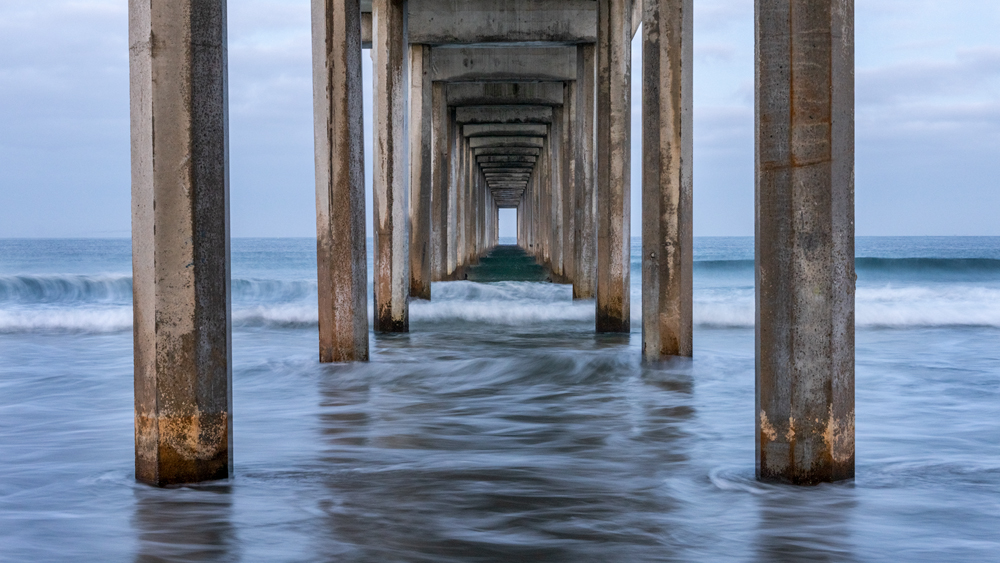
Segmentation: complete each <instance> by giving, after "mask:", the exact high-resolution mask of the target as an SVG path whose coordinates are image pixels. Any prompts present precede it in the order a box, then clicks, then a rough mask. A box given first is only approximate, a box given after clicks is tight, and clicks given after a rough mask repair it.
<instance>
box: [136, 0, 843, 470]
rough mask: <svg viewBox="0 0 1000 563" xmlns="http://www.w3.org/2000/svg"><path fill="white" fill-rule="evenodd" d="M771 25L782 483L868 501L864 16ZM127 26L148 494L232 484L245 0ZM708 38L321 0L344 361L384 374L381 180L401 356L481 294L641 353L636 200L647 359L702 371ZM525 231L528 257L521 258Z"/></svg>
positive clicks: (764, 122)
mask: <svg viewBox="0 0 1000 563" xmlns="http://www.w3.org/2000/svg"><path fill="white" fill-rule="evenodd" d="M754 13H755V17H756V20H757V21H756V26H755V29H756V33H757V37H756V40H757V57H756V64H757V73H756V76H757V83H756V92H757V98H756V99H757V108H756V110H757V111H756V116H757V128H756V134H757V151H756V157H757V166H756V213H757V215H756V217H757V237H756V244H757V248H756V268H757V297H758V299H757V303H758V319H759V320H758V323H757V330H758V338H757V348H758V349H757V357H758V363H757V365H758V369H757V382H758V389H757V403H756V409H755V410H756V411H757V446H758V447H757V454H758V474H759V476H760V477H761V478H763V479H774V480H786V481H791V482H796V483H815V482H820V481H829V480H835V479H841V478H847V477H850V476H853V472H854V440H853V436H854V340H853V334H854V267H853V256H854V227H853V225H854V199H853V198H854V184H853V178H854V140H853V139H854V113H853V112H854V106H853V104H854V101H853V100H854V59H853V52H854V51H853V29H854V28H853V22H854V14H853V2H852V1H849V0H816V1H814V2H801V1H797V2H788V1H786V0H756V9H755V12H754ZM129 15H130V17H129V26H130V28H129V31H130V64H131V92H132V106H131V108H132V190H133V191H132V193H133V244H134V252H133V256H134V269H135V275H134V280H135V281H134V283H135V319H136V320H135V325H134V326H135V359H136V360H135V380H136V460H137V468H138V473H137V474H138V476H139V478H140V479H142V480H145V481H148V482H152V483H157V484H161V485H163V484H170V483H178V482H193V481H200V480H208V479H216V478H220V477H226V476H228V475H230V474H231V464H232V451H231V444H232V422H231V419H230V417H229V415H230V413H231V402H232V400H231V396H232V394H231V372H232V366H231V363H232V362H231V318H230V302H229V299H230V288H229V283H230V282H229V246H228V244H229V226H228V225H229V223H228V221H229V217H228V212H229V200H228V198H229V176H228V175H229V160H228V147H229V139H228V130H227V127H228V114H227V112H228V107H227V105H226V104H227V99H228V98H227V96H228V91H227V88H228V82H227V47H226V32H225V30H226V0H199V1H194V0H169V1H168V0H135V1H132V2H129ZM640 27H641V29H642V30H643V31H642V37H641V45H642V49H643V56H642V61H643V62H642V68H641V69H633V68H632V67H631V63H632V45H633V37H634V36H635V34H636V33H637V31H638V30H639V29H640ZM693 29H694V27H693V0H504V1H503V2H497V1H495V0H463V1H462V2H456V1H454V0H408V1H407V0H371V1H361V0H313V1H312V37H313V78H314V81H313V86H314V87H313V102H314V115H315V121H314V132H315V151H316V152H315V165H316V203H317V213H316V218H317V256H318V260H317V264H318V272H317V274H318V276H317V280H318V293H319V300H318V301H319V359H320V361H321V362H350V361H366V360H368V358H369V348H368V343H369V320H368V311H369V304H368V289H367V288H368V270H367V248H366V228H365V224H364V221H365V201H366V198H365V177H366V174H371V176H370V177H371V178H372V184H373V194H372V201H373V204H374V209H373V218H374V221H373V224H372V225H371V229H370V234H371V235H372V241H373V245H374V248H373V255H374V269H373V271H372V275H373V276H374V279H373V280H372V281H373V283H372V286H373V288H374V290H373V292H372V300H373V303H372V304H373V311H374V313H373V317H374V326H373V327H372V328H373V329H374V331H375V332H376V333H394V332H408V331H409V330H410V324H409V303H410V300H411V299H431V297H432V296H431V283H432V282H434V281H446V280H455V279H469V280H472V281H496V280H500V279H521V280H530V281H554V282H559V283H568V284H572V286H573V297H574V298H576V299H593V300H594V302H595V309H594V316H595V324H594V327H595V331H597V332H610V333H626V334H628V333H630V332H631V330H632V326H631V318H632V312H631V302H630V301H631V287H630V286H631V279H630V272H631V244H632V232H631V224H632V218H631V205H632V186H633V183H635V184H636V185H638V186H640V187H641V190H642V201H643V208H642V218H641V219H642V232H641V235H642V253H641V263H642V302H641V309H642V315H641V318H642V332H641V338H642V354H643V358H644V359H645V360H647V361H650V362H655V361H658V360H660V359H663V358H666V357H670V356H692V355H693V337H692V331H693V297H692V295H693V293H692V292H693V242H692V241H693V211H692V209H693V203H692V201H693V179H692V171H693V119H692V99H693V65H694V55H693V46H692V45H693V41H692V39H693V37H692V36H693ZM154 38H155V44H154ZM154 47H155V48H154ZM363 48H368V49H370V51H369V53H368V54H369V55H370V56H371V58H372V61H373V68H374V76H373V81H374V87H373V92H374V120H373V123H374V129H375V130H374V151H373V155H372V160H373V169H372V170H371V171H368V172H366V171H365V154H364V138H365V135H364V119H363V117H364V116H363V112H364V108H363V104H362V101H361V100H362V85H361V80H362V74H361V61H362V56H364V55H363V51H362V49H363ZM632 76H638V77H640V80H641V81H642V105H641V107H642V110H641V111H642V116H641V119H640V120H639V122H641V123H642V129H641V131H640V134H641V136H642V163H641V164H642V167H641V169H642V176H641V178H637V179H635V180H636V182H633V178H632V177H631V170H632V166H631V146H632V113H631V112H632V107H633V101H632V94H631V93H632V85H631V80H632ZM154 121H155V123H156V127H155V128H154V127H153V123H154ZM502 208H508V209H509V208H516V209H517V217H518V224H517V247H501V246H498V240H499V236H498V235H499V220H498V213H499V209H502Z"/></svg>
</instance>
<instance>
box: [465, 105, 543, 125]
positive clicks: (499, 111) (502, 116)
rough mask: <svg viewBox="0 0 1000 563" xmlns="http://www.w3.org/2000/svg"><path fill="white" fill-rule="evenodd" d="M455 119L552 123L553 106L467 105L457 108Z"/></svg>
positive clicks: (474, 121) (470, 121) (466, 121)
mask: <svg viewBox="0 0 1000 563" xmlns="http://www.w3.org/2000/svg"><path fill="white" fill-rule="evenodd" d="M455 121H456V122H458V123H459V124H463V125H464V124H468V123H552V107H551V106H465V107H458V108H455Z"/></svg>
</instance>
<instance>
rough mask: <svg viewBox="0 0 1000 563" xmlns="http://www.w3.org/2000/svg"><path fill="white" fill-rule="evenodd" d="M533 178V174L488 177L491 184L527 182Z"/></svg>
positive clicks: (508, 174)
mask: <svg viewBox="0 0 1000 563" xmlns="http://www.w3.org/2000/svg"><path fill="white" fill-rule="evenodd" d="M530 178H531V174H512V173H504V174H494V175H491V176H487V177H486V179H487V180H488V181H490V182H527V181H528V180H529V179H530Z"/></svg>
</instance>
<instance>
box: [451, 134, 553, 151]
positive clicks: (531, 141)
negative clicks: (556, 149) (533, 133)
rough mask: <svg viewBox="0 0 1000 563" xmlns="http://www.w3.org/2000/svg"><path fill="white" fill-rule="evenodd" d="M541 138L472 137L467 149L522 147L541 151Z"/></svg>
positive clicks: (542, 140)
mask: <svg viewBox="0 0 1000 563" xmlns="http://www.w3.org/2000/svg"><path fill="white" fill-rule="evenodd" d="M543 142H544V139H543V138H542V137H473V138H471V139H469V148H473V149H478V148H487V147H524V148H537V149H541V148H542V146H543Z"/></svg>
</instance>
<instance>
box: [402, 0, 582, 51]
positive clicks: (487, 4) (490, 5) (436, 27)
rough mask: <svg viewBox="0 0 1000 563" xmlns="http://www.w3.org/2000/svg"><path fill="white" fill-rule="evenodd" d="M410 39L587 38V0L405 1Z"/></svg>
mask: <svg viewBox="0 0 1000 563" xmlns="http://www.w3.org/2000/svg"><path fill="white" fill-rule="evenodd" d="M409 26H410V41H412V42H413V43H427V44H430V45H444V44H463V43H464V44H469V43H510V42H528V43H593V42H594V41H596V37H597V6H596V3H595V2H594V1H593V0H420V1H419V2H417V1H415V2H413V3H412V4H411V5H410V11H409Z"/></svg>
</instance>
